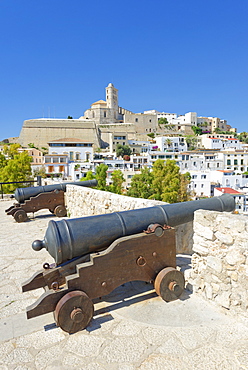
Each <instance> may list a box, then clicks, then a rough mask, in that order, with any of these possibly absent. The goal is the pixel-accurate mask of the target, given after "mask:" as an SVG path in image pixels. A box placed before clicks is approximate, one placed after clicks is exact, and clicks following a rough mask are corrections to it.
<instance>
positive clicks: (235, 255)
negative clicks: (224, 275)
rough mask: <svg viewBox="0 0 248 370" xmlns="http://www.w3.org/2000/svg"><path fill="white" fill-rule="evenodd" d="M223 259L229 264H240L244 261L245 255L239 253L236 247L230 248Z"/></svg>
mask: <svg viewBox="0 0 248 370" xmlns="http://www.w3.org/2000/svg"><path fill="white" fill-rule="evenodd" d="M225 260H226V262H227V263H228V264H229V265H231V266H232V265H240V264H243V263H245V261H246V257H245V256H244V255H243V254H242V253H240V251H239V250H238V249H236V248H232V249H230V250H229V252H228V253H227V255H226V257H225Z"/></svg>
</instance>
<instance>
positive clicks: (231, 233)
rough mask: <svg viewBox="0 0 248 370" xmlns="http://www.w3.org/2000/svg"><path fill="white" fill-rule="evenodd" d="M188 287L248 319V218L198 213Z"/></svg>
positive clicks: (188, 272) (187, 275)
mask: <svg viewBox="0 0 248 370" xmlns="http://www.w3.org/2000/svg"><path fill="white" fill-rule="evenodd" d="M193 252H194V253H193V255H192V269H188V270H186V271H185V277H186V280H187V282H188V287H191V288H192V290H193V292H195V293H197V294H200V295H201V296H202V297H204V298H205V299H207V300H210V301H212V302H214V304H216V305H219V306H221V307H224V308H226V309H228V310H232V311H233V312H237V313H239V314H243V315H246V316H247V317H248V217H247V216H244V215H236V214H230V213H226V212H223V213H222V212H215V211H205V210H198V211H196V212H195V216H194V244H193Z"/></svg>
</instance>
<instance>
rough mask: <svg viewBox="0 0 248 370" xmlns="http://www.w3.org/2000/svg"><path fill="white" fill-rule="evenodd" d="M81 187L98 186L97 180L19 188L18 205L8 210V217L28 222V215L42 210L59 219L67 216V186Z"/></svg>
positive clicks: (17, 191)
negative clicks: (65, 195)
mask: <svg viewBox="0 0 248 370" xmlns="http://www.w3.org/2000/svg"><path fill="white" fill-rule="evenodd" d="M69 184H70V185H79V186H86V187H93V186H96V185H97V181H96V180H89V181H77V182H70V183H69V182H68V183H61V184H55V185H46V186H35V187H28V188H17V189H16V191H15V199H16V200H17V202H18V203H14V205H13V206H11V207H10V208H8V209H6V210H5V212H6V213H7V215H11V216H13V217H14V219H15V220H16V222H24V221H27V220H28V216H27V213H35V212H37V211H39V210H41V209H48V210H49V211H50V212H51V213H53V214H55V216H57V217H64V216H66V214H67V210H66V206H65V198H64V193H65V191H66V185H69Z"/></svg>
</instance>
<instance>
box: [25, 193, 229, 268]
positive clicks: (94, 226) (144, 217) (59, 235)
mask: <svg viewBox="0 0 248 370" xmlns="http://www.w3.org/2000/svg"><path fill="white" fill-rule="evenodd" d="M198 209H205V210H212V211H219V212H223V211H225V212H231V211H233V210H234V209H235V200H234V198H233V197H232V196H231V195H229V194H223V195H221V196H220V197H213V198H209V199H203V200H195V201H189V202H183V203H175V204H166V205H159V206H155V207H148V208H141V209H135V210H132V211H123V212H116V213H110V214H105V215H97V216H89V217H82V218H76V219H68V220H61V221H50V222H49V224H48V228H47V231H46V234H45V238H44V240H42V241H41V240H36V241H34V242H33V244H32V247H33V249H34V250H37V251H38V250H40V249H42V248H46V249H47V251H48V252H49V254H50V255H51V256H52V257H53V258H54V260H55V262H56V263H57V264H58V265H59V264H61V263H63V262H66V261H67V260H70V259H72V258H75V257H79V256H83V255H85V254H88V253H92V252H99V251H101V250H104V249H106V248H107V247H108V246H109V245H110V244H111V243H112V242H113V241H115V240H116V239H118V238H120V237H123V236H129V235H133V234H137V233H141V232H142V231H143V230H145V229H147V227H148V226H149V225H150V224H154V223H157V224H160V225H169V226H171V227H174V226H177V225H181V224H184V223H186V222H189V221H192V220H193V217H194V212H195V211H196V210H198Z"/></svg>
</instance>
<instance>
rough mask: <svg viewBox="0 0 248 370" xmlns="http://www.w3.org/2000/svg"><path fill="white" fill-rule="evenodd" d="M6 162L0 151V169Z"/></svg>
mask: <svg viewBox="0 0 248 370" xmlns="http://www.w3.org/2000/svg"><path fill="white" fill-rule="evenodd" d="M6 164H7V159H6V158H5V155H3V154H2V153H0V169H1V168H3V167H5V166H6Z"/></svg>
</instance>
